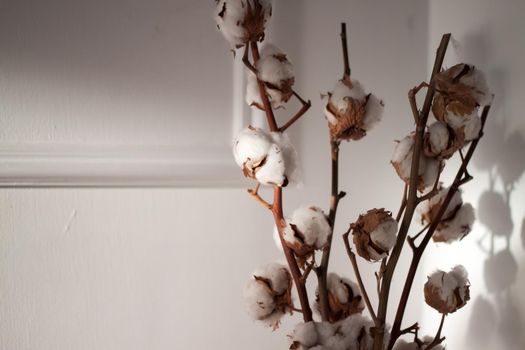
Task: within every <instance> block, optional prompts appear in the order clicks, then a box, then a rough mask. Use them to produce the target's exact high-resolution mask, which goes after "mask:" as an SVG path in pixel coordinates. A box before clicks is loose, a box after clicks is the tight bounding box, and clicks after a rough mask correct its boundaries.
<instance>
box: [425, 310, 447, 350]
mask: <svg viewBox="0 0 525 350" xmlns="http://www.w3.org/2000/svg"><path fill="white" fill-rule="evenodd" d="M445 316H446V315H445V314H443V315H442V316H441V322H440V323H439V328H438V330H437V333H436V336H435V337H434V340H432V342H431V343H430V344H428V346H427V347H426V348H425V350H430V349H432V348H434V347H436V346H438V345H439V344H441V343H443V340H445V337H441V331H442V330H443V324H444V323H445Z"/></svg>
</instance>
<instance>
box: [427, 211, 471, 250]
mask: <svg viewBox="0 0 525 350" xmlns="http://www.w3.org/2000/svg"><path fill="white" fill-rule="evenodd" d="M474 220H475V214H474V208H473V207H472V205H471V204H469V203H467V204H463V205H462V206H461V207H460V208H459V209H458V210H457V211H456V212H455V215H454V216H453V217H452V218H451V219H449V220H446V221H442V222H441V223H440V224H439V226H438V228H437V230H436V232H435V233H434V235H433V236H432V239H433V240H434V242H447V243H451V242H454V241H456V240H461V239H463V237H465V236H466V235H468V234H469V233H470V231H471V229H472V225H473V224H474Z"/></svg>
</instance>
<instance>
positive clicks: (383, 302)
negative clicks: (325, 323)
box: [374, 34, 450, 350]
mask: <svg viewBox="0 0 525 350" xmlns="http://www.w3.org/2000/svg"><path fill="white" fill-rule="evenodd" d="M449 41H450V34H445V35H443V37H442V38H441V43H440V45H439V48H438V50H437V52H436V60H435V62H434V68H433V70H432V76H431V77H430V82H431V84H430V87H429V88H428V90H427V95H426V97H425V102H424V104H423V109H422V111H421V113H420V115H419V118H418V121H417V125H416V135H415V144H414V152H413V155H412V166H411V169H410V181H409V187H408V199H407V207H406V211H405V214H404V216H403V221H402V222H401V226H400V228H399V233H398V235H397V241H396V244H395V246H394V248H393V250H392V253H391V255H390V258H389V259H388V263H387V266H386V269H385V273H384V276H383V279H382V284H381V295H380V296H379V307H378V313H377V318H378V321H379V324H380V326H379V327H377V328H378V330H377V332H376V334H375V336H374V350H381V349H382V347H383V338H384V334H385V328H384V326H385V320H386V313H387V307H388V297H389V294H390V286H391V283H392V277H393V275H394V270H395V268H396V265H397V262H398V260H399V257H400V255H401V251H402V249H403V244H404V243H405V239H406V236H407V233H408V229H409V228H410V223H411V221H412V217H413V215H414V211H415V209H416V205H417V184H418V181H419V160H420V154H421V149H422V145H423V134H424V132H425V127H426V124H427V120H428V115H429V113H430V107H431V105H432V99H433V98H434V88H433V86H432V81H433V79H434V76H435V75H436V74H437V73H438V72H439V71H440V70H441V66H442V65H443V60H444V58H445V53H446V50H447V46H448V43H449Z"/></svg>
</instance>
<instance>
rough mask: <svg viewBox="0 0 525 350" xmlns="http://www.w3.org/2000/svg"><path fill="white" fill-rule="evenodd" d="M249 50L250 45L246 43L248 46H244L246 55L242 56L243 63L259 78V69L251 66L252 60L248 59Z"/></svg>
mask: <svg viewBox="0 0 525 350" xmlns="http://www.w3.org/2000/svg"><path fill="white" fill-rule="evenodd" d="M249 49H250V43H246V45H244V54H243V55H242V62H243V63H244V65H245V66H246V68H248V69H249V70H250V71H251V72H252V73H253V74H255V76H257V69H256V68H255V67H254V66H253V64H251V62H250V58H249V57H248V52H249Z"/></svg>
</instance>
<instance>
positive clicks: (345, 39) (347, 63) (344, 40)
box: [341, 22, 351, 77]
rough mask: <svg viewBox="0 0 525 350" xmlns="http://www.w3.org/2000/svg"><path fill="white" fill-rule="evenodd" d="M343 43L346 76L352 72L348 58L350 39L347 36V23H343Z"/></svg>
mask: <svg viewBox="0 0 525 350" xmlns="http://www.w3.org/2000/svg"><path fill="white" fill-rule="evenodd" d="M341 44H342V46H343V63H344V67H345V68H344V77H349V76H350V74H351V70H350V60H349V59H348V41H347V38H346V23H345V22H343V23H341Z"/></svg>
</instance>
